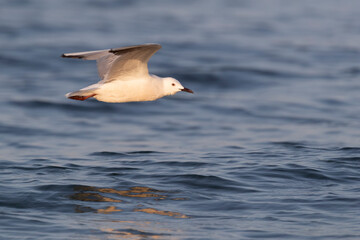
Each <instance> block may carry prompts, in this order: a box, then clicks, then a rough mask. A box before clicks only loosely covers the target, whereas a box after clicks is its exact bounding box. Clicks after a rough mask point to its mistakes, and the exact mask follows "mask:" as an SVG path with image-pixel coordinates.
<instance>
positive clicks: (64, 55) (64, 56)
mask: <svg viewBox="0 0 360 240" xmlns="http://www.w3.org/2000/svg"><path fill="white" fill-rule="evenodd" d="M61 57H63V58H78V59H83V58H84V57H83V56H69V55H66V53H63V54H62V55H61Z"/></svg>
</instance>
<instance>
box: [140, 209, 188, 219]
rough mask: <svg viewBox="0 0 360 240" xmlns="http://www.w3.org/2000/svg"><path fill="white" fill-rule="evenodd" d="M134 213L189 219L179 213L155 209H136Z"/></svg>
mask: <svg viewBox="0 0 360 240" xmlns="http://www.w3.org/2000/svg"><path fill="white" fill-rule="evenodd" d="M134 212H144V213H151V214H158V215H163V216H170V217H175V218H189V217H188V216H186V215H185V214H181V213H178V212H171V211H160V210H156V209H154V208H142V209H134Z"/></svg>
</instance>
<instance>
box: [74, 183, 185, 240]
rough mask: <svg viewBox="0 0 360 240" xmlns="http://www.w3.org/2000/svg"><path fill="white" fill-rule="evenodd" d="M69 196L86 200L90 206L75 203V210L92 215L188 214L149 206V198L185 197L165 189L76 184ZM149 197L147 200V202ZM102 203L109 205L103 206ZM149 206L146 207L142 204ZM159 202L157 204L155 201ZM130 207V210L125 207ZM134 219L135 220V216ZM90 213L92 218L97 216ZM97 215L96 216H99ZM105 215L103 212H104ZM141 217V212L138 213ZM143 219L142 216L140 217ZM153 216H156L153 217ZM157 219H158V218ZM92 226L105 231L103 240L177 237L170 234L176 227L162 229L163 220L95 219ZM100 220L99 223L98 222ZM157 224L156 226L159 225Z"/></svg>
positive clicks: (183, 215)
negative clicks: (94, 224)
mask: <svg viewBox="0 0 360 240" xmlns="http://www.w3.org/2000/svg"><path fill="white" fill-rule="evenodd" d="M74 191H75V192H74V193H73V194H72V195H70V196H69V197H70V199H72V200H75V201H81V202H84V204H85V202H88V204H89V205H91V206H83V205H79V204H77V205H76V206H75V212H77V213H89V212H90V213H96V214H117V213H119V214H120V215H113V216H114V217H118V216H122V218H124V217H131V218H132V219H134V214H136V215H137V214H141V213H142V214H149V215H148V218H149V217H150V219H153V218H154V217H151V215H158V216H162V217H171V218H177V219H185V218H189V216H187V215H185V214H182V213H179V212H173V211H166V210H160V209H161V206H158V207H156V208H154V207H153V205H154V202H153V201H162V200H165V199H167V200H172V201H181V200H186V199H185V198H183V197H170V196H169V195H174V193H175V192H166V191H161V190H157V189H153V188H149V187H131V188H129V189H126V190H122V189H113V188H99V187H92V186H76V187H74ZM149 200H150V202H149ZM106 203H112V204H111V205H108V206H104V204H106ZM149 204H150V205H151V207H150V206H146V205H149ZM157 205H159V203H158V204H157ZM129 207H130V209H129ZM136 215H135V218H136V219H138V217H136ZM95 216H96V215H94V219H97V218H96V217H95ZM99 216H100V215H99ZM104 216H105V215H104ZM139 217H141V215H139ZM142 217H143V218H145V217H146V215H144V216H142ZM155 219H157V218H155ZM160 221H161V220H160ZM96 222H97V224H96V228H97V229H99V230H100V231H101V232H103V233H104V234H106V236H107V238H106V239H145V238H146V239H177V238H176V237H175V236H173V233H174V232H178V231H179V230H170V229H166V228H164V227H163V226H162V225H164V224H166V220H165V222H163V223H162V224H160V223H161V222H154V221H152V220H150V221H149V220H147V221H145V220H143V221H142V220H140V221H123V220H122V221H119V220H110V219H108V220H104V219H103V218H102V219H101V220H96ZM99 222H100V223H99ZM159 227H160V228H159Z"/></svg>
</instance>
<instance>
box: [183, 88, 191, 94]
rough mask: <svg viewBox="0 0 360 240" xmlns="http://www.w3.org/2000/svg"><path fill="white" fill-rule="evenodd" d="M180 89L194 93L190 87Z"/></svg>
mask: <svg viewBox="0 0 360 240" xmlns="http://www.w3.org/2000/svg"><path fill="white" fill-rule="evenodd" d="M180 90H181V91H183V92H188V93H194V92H193V91H192V90H191V89H188V88H183V89H180Z"/></svg>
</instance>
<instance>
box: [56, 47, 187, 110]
mask: <svg viewBox="0 0 360 240" xmlns="http://www.w3.org/2000/svg"><path fill="white" fill-rule="evenodd" d="M160 48H161V45H159V44H143V45H137V46H129V47H123V48H113V49H107V50H98V51H90V52H77V53H65V54H63V55H62V57H65V58H78V59H84V60H96V63H97V68H98V72H99V76H100V79H101V80H100V81H99V82H98V83H96V84H93V85H90V86H88V87H85V88H82V89H80V90H78V91H75V92H70V93H68V94H66V95H65V96H66V97H68V98H70V99H74V100H80V101H84V100H86V99H88V98H92V97H93V98H95V99H97V100H98V101H102V102H113V103H121V102H139V101H153V100H156V99H159V98H162V97H164V96H168V95H174V94H175V93H177V92H180V91H183V92H188V93H193V91H192V90H190V89H188V88H185V87H183V86H182V85H181V83H180V82H179V81H178V80H176V79H174V78H171V77H165V78H161V77H158V76H156V75H149V71H148V61H149V59H150V57H151V56H152V55H153V54H154V53H155V52H156V51H158V50H159V49H160Z"/></svg>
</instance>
